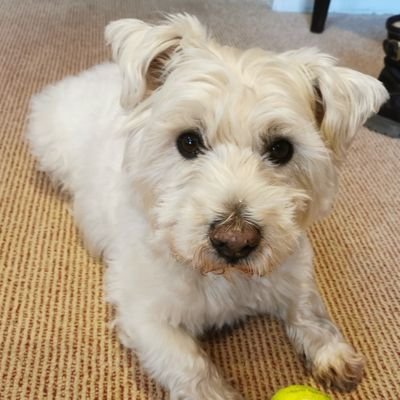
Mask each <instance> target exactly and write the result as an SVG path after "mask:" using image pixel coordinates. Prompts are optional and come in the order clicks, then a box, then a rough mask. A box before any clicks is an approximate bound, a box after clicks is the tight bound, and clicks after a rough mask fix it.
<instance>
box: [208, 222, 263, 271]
mask: <svg viewBox="0 0 400 400" xmlns="http://www.w3.org/2000/svg"><path fill="white" fill-rule="evenodd" d="M208 235H209V238H210V242H211V244H212V246H213V248H214V249H215V250H216V251H217V253H218V255H219V256H221V257H223V258H224V259H225V260H226V261H227V262H228V263H229V264H235V263H237V262H238V261H239V260H241V259H243V258H245V257H248V256H249V255H250V253H251V252H253V251H254V250H255V249H256V248H257V246H258V245H259V243H260V240H261V233H260V229H259V228H258V227H257V226H256V225H255V224H252V223H249V222H247V221H245V220H243V219H235V220H234V221H228V222H224V223H219V224H218V223H216V224H212V225H211V226H210V230H209V234H208Z"/></svg>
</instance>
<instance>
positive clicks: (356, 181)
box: [0, 0, 400, 400]
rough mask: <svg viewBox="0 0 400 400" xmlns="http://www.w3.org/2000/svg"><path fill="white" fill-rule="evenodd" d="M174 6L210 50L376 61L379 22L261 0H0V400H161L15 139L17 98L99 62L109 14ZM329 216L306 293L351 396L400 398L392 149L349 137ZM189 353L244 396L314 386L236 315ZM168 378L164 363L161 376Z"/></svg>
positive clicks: (279, 337) (281, 347) (273, 342)
mask: <svg viewBox="0 0 400 400" xmlns="http://www.w3.org/2000/svg"><path fill="white" fill-rule="evenodd" d="M173 11H187V12H190V13H194V14H196V15H197V16H198V17H199V18H200V19H201V20H202V21H203V22H205V23H207V24H208V25H209V26H210V27H211V28H212V29H213V30H214V32H215V35H216V36H217V37H218V38H219V39H220V40H222V41H224V42H226V43H229V44H233V45H240V46H243V47H247V46H262V47H264V48H267V49H272V50H277V51H282V50H286V49H291V48H297V47H300V46H318V47H320V48H321V49H322V50H324V51H326V52H329V53H331V54H333V55H335V56H337V57H339V58H340V60H341V64H342V65H345V66H349V67H352V68H355V69H358V70H360V71H363V72H365V73H369V74H371V75H375V76H376V75H377V74H378V72H379V70H380V68H381V67H382V59H383V53H382V50H381V41H382V40H383V38H384V36H385V30H384V21H385V18H384V17H377V16H368V17H367V16H347V15H330V16H329V19H328V23H327V29H326V31H325V32H324V33H323V34H322V35H313V34H311V33H309V21H310V16H306V15H301V14H275V13H271V12H270V11H269V10H268V9H267V7H266V6H265V5H264V4H263V3H262V2H261V1H248V0H247V1H246V0H236V1H228V0H226V1H222V0H209V1H197V0H187V1H183V0H171V1H161V0H159V1H158V2H157V1H152V0H148V1H145V0H136V1H122V0H120V1H118V0H115V1H109V0H99V1H95V0H69V1H68V0H64V1H61V0H2V1H1V2H0V54H1V56H0V398H1V399H3V400H4V399H21V400H22V399H23V400H26V399H35V400H36V399H96V400H97V399H115V400H122V399H124V400H126V399H140V400H145V399H163V398H166V397H167V396H166V395H165V394H164V392H163V391H162V389H161V388H160V387H159V386H158V385H157V384H156V383H155V382H154V381H152V380H151V379H149V378H148V376H147V375H146V373H145V372H144V371H143V370H142V369H141V367H140V365H139V363H138V360H137V359H136V358H135V356H134V354H132V352H130V351H129V350H127V349H125V348H123V347H122V346H121V345H120V344H119V342H118V340H117V338H116V335H115V332H114V331H113V330H112V329H111V328H110V326H109V321H111V319H112V309H111V308H110V307H109V306H107V305H106V304H105V302H104V299H103V297H104V293H103V273H104V267H103V265H102V264H101V262H100V261H98V260H94V259H93V258H91V257H90V256H89V255H88V253H87V252H86V251H85V249H84V248H83V246H82V243H81V239H80V236H79V233H78V232H77V230H76V228H75V225H74V222H73V220H72V218H71V215H70V213H69V208H68V203H67V202H66V201H64V200H63V199H62V198H61V197H60V196H59V195H58V194H57V193H56V191H55V190H54V189H53V188H52V187H51V185H50V183H49V180H48V179H47V177H46V176H45V175H43V174H40V173H38V172H36V170H35V163H34V160H33V159H32V157H31V156H30V155H29V153H28V149H27V146H26V145H25V143H24V142H23V132H24V129H25V126H26V122H25V118H26V114H27V110H28V103H29V98H30V96H31V95H32V94H33V93H34V92H36V91H38V90H40V89H41V88H42V87H43V86H44V85H46V84H48V83H50V82H52V81H55V80H58V79H60V78H62V77H63V76H65V75H66V74H73V73H76V72H78V71H80V70H82V69H84V68H87V67H89V66H91V65H93V64H96V63H98V62H100V61H102V60H104V59H106V58H107V57H109V49H107V48H106V47H105V46H104V43H103V28H104V25H105V24H106V23H107V21H109V20H113V19H117V18H121V17H138V18H144V19H146V20H155V19H157V16H158V15H159V13H160V12H173ZM341 175H342V176H341V186H340V193H339V196H338V198H337V202H336V206H335V208H334V210H333V213H332V215H331V216H330V217H329V218H327V219H325V220H324V221H322V222H321V223H319V224H317V225H315V226H314V227H313V229H312V230H311V232H310V237H311V239H312V242H313V245H314V248H315V253H316V257H315V268H316V274H317V280H318V284H319V286H320V289H321V292H322V294H323V297H324V298H325V300H326V303H327V306H328V308H329V310H330V313H331V315H332V317H333V319H334V320H335V321H336V322H337V323H338V325H339V326H340V327H341V328H342V330H343V332H344V334H345V336H347V338H348V339H349V340H350V342H352V343H353V345H354V346H355V347H356V348H357V349H358V350H360V351H361V352H362V353H363V354H365V356H366V358H367V362H368V364H367V370H366V375H365V378H364V380H363V381H362V383H361V385H360V386H359V387H358V388H357V390H355V391H354V392H352V393H350V394H340V393H337V392H331V394H332V398H333V399H346V400H347V399H361V400H377V399H393V400H396V399H400V283H399V282H400V279H399V274H400V272H399V250H400V246H399V239H400V140H397V141H396V140H394V139H390V138H387V137H384V136H381V135H378V134H375V133H372V132H369V131H367V130H365V129H364V130H361V131H360V134H359V135H358V138H357V139H356V141H355V143H354V145H353V148H352V151H351V152H350V154H349V157H348V160H347V162H346V164H345V165H344V168H343V171H342V174H341ZM203 343H204V348H205V349H206V351H207V352H208V353H209V354H210V356H211V357H212V359H213V360H214V361H215V363H216V364H217V365H218V366H219V367H220V369H221V370H222V372H223V374H224V376H226V378H227V379H229V380H231V381H232V384H233V385H234V386H235V387H237V388H238V389H239V390H240V391H241V392H242V393H243V394H244V395H245V398H246V399H248V400H250V399H254V400H255V399H260V400H266V399H269V398H270V397H271V396H272V394H273V393H274V392H275V391H276V390H277V389H279V388H280V387H282V386H286V385H290V384H295V383H300V384H311V385H316V384H315V383H314V382H313V380H312V379H311V378H310V377H309V375H307V373H306V372H305V371H304V368H303V366H302V364H301V362H300V361H299V360H298V359H297V357H296V356H295V354H294V352H293V349H292V347H291V345H290V344H289V343H288V340H287V339H286V337H285V335H284V332H283V329H282V326H281V325H280V323H279V322H277V321H275V320H273V319H271V318H269V317H259V318H254V319H251V320H249V321H248V322H247V323H246V324H243V325H241V326H239V327H238V328H237V329H235V330H233V331H230V332H221V333H215V334H213V335H209V337H207V338H206V339H204V341H203ZM171 367H172V368H173V366H171Z"/></svg>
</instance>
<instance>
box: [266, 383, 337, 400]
mask: <svg viewBox="0 0 400 400" xmlns="http://www.w3.org/2000/svg"><path fill="white" fill-rule="evenodd" d="M271 400H330V397H329V396H328V395H326V394H324V393H322V392H320V391H319V390H317V389H313V388H312V387H309V386H303V385H292V386H287V387H285V388H283V389H281V390H278V391H277V392H276V393H275V394H274V395H273V397H272V399H271Z"/></svg>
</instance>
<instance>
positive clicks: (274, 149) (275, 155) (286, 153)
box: [265, 138, 293, 165]
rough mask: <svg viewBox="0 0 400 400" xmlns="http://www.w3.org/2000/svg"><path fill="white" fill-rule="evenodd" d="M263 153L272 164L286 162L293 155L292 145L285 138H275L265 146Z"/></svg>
mask: <svg viewBox="0 0 400 400" xmlns="http://www.w3.org/2000/svg"><path fill="white" fill-rule="evenodd" d="M265 155H266V156H267V158H268V159H269V160H270V161H271V162H273V163H274V164H277V165H283V164H286V163H288V162H289V161H290V159H291V158H292V156H293V145H292V143H290V142H289V140H287V139H281V138H280V139H275V140H274V141H273V142H272V143H270V144H269V145H268V146H267V149H266V152H265Z"/></svg>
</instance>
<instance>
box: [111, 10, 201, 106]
mask: <svg viewBox="0 0 400 400" xmlns="http://www.w3.org/2000/svg"><path fill="white" fill-rule="evenodd" d="M105 38H106V40H107V42H108V43H109V44H111V47H112V54H113V59H114V61H116V62H117V63H118V64H119V66H120V69H121V72H122V76H123V85H122V93H121V105H122V106H123V107H124V108H126V109H131V108H133V107H134V106H135V105H136V104H137V103H139V102H140V101H141V100H143V99H144V98H145V97H147V95H148V94H150V93H151V92H152V91H153V90H155V89H157V87H159V86H160V85H161V84H162V82H163V81H164V80H165V78H166V75H167V72H168V71H167V70H166V65H167V64H168V61H170V60H171V58H172V56H173V55H174V54H176V52H177V51H179V49H181V48H183V47H185V46H197V45H199V44H200V43H201V42H204V41H205V40H206V39H207V32H206V30H205V28H204V27H203V26H202V25H201V24H200V22H199V21H198V20H197V18H195V17H193V16H190V15H187V14H176V15H170V16H168V17H167V18H166V20H165V22H164V23H163V24H161V25H150V24H147V23H145V22H143V21H140V20H137V19H121V20H118V21H113V22H111V23H110V24H108V25H107V27H106V30H105Z"/></svg>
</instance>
